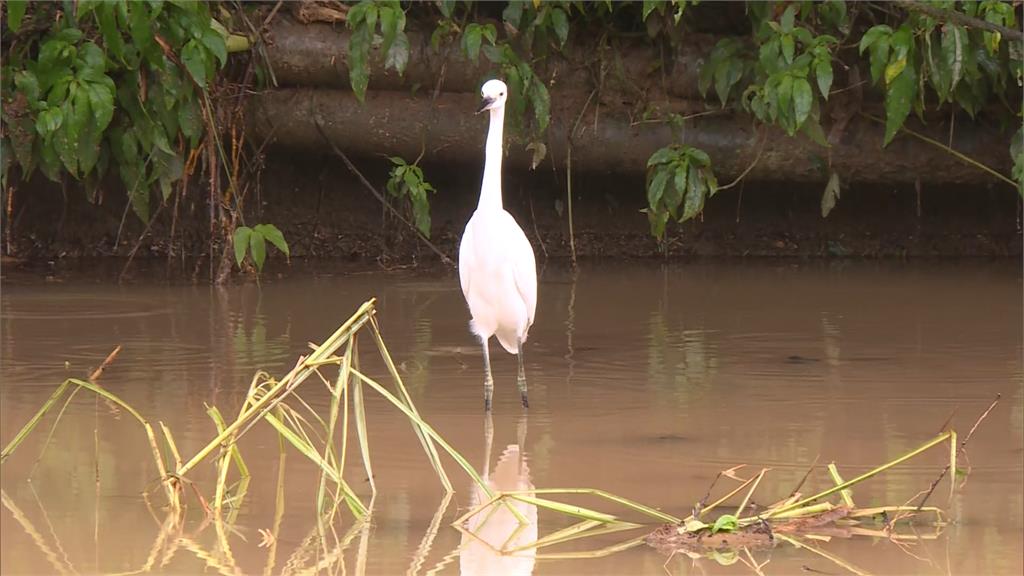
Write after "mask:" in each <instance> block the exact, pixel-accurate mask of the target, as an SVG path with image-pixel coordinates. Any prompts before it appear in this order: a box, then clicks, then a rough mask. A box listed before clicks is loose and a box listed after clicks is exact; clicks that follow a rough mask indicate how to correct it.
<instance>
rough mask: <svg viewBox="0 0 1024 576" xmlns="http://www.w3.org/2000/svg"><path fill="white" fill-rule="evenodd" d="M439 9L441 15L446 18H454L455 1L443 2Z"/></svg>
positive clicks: (446, 0)
mask: <svg viewBox="0 0 1024 576" xmlns="http://www.w3.org/2000/svg"><path fill="white" fill-rule="evenodd" d="M438 8H439V9H440V10H441V15H442V16H444V17H445V18H451V17H452V10H454V9H455V0H441V2H440V3H439V6H438Z"/></svg>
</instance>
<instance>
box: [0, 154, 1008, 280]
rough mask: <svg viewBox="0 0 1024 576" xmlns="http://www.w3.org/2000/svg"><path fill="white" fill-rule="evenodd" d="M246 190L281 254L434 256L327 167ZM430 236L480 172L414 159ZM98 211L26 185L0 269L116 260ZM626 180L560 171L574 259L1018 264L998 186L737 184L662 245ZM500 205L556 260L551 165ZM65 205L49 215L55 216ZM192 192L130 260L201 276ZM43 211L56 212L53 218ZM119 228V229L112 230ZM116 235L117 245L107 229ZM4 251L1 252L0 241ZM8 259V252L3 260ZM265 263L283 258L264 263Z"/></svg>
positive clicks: (562, 221)
mask: <svg viewBox="0 0 1024 576" xmlns="http://www.w3.org/2000/svg"><path fill="white" fill-rule="evenodd" d="M266 161H267V166H266V169H265V171H264V173H263V177H262V179H261V181H260V186H259V188H258V189H257V190H255V191H254V192H253V193H251V194H250V196H249V200H248V204H247V209H246V215H247V216H246V222H245V223H246V224H249V225H253V224H256V223H261V222H267V223H273V224H275V225H277V226H278V227H279V228H281V229H282V230H283V231H284V233H285V236H286V238H287V239H288V242H289V245H290V247H291V251H292V257H293V258H298V259H313V260H324V261H335V262H364V263H370V264H373V265H377V264H380V265H383V266H401V265H410V264H416V265H435V264H437V263H438V258H437V256H436V255H434V254H433V252H431V251H430V250H429V249H428V248H427V247H426V246H424V245H423V244H422V243H421V242H420V241H419V240H418V239H417V238H416V237H415V235H414V234H412V233H411V231H410V230H408V229H407V228H405V227H404V225H403V224H401V223H400V222H399V221H398V220H396V219H395V218H394V217H392V216H389V215H388V214H386V213H385V212H384V210H383V208H382V206H381V205H380V203H379V202H378V201H377V200H376V199H375V198H374V197H373V196H372V195H371V194H370V193H369V192H368V191H366V190H365V189H364V188H363V187H362V186H361V185H360V184H359V182H358V181H357V180H356V179H355V178H353V177H352V175H351V174H350V173H349V172H348V170H347V169H346V168H345V167H344V166H343V165H342V163H341V162H340V161H339V160H337V159H336V158H334V157H327V156H317V155H302V154H292V153H289V152H287V151H284V150H281V149H271V150H270V151H269V152H268V154H267V157H266ZM356 163H357V165H358V167H359V169H360V170H361V171H362V172H363V173H364V174H365V175H366V176H367V178H368V179H369V180H370V181H371V182H372V183H373V184H375V185H377V186H379V187H381V188H383V184H384V182H385V181H386V178H387V171H388V169H389V166H388V164H387V162H386V161H384V160H382V159H373V160H357V162H356ZM424 172H425V175H426V178H427V179H428V180H429V181H431V182H433V183H434V185H435V186H436V187H437V189H438V192H437V193H436V194H435V195H433V197H432V198H431V206H432V208H431V212H432V219H433V230H432V235H431V240H432V241H433V242H434V243H435V244H436V245H437V246H438V247H439V248H440V249H441V250H442V251H444V252H446V253H447V254H449V255H451V256H454V255H455V254H456V253H457V250H458V241H459V238H460V237H461V234H462V229H463V227H464V226H465V222H466V221H467V220H468V219H469V217H470V215H471V213H472V211H473V209H474V208H475V205H476V200H477V194H478V190H479V185H480V184H479V178H480V173H479V172H480V171H479V169H478V168H471V167H464V168H462V169H458V170H453V169H452V167H451V166H448V165H438V164H430V163H427V164H425V165H424ZM111 186H112V187H111V189H110V190H109V191H108V192H107V193H106V194H105V197H104V198H103V203H102V204H101V205H95V204H91V203H90V202H89V201H88V200H87V198H86V197H85V195H84V194H83V193H81V192H80V191H77V190H74V189H70V190H68V191H67V192H68V193H67V195H66V197H65V195H64V194H62V192H61V189H60V187H59V186H56V185H53V184H50V183H48V182H42V181H40V180H38V179H37V180H34V181H33V182H32V183H31V185H29V186H21V187H20V188H19V190H18V191H17V192H16V196H15V202H14V206H15V210H14V212H13V214H14V218H13V226H10V227H9V226H7V222H6V219H5V221H4V227H3V236H2V238H0V240H2V241H3V243H4V249H5V253H9V254H10V255H12V256H13V257H15V258H16V259H17V260H10V259H5V262H4V265H5V266H13V265H18V262H19V261H22V262H25V263H26V265H31V266H36V265H42V266H43V267H44V268H45V267H46V266H50V265H49V264H47V263H48V262H53V265H52V266H57V267H59V266H61V265H62V262H68V261H71V260H74V259H76V258H80V257H112V258H115V259H123V258H124V257H126V256H127V255H128V254H129V253H130V251H131V250H132V249H133V247H134V246H135V244H136V243H137V242H138V239H139V237H140V234H142V232H143V230H144V228H145V227H144V226H143V225H142V223H141V222H140V221H139V220H138V219H137V218H135V216H134V215H133V214H131V213H128V214H127V215H126V214H125V208H124V201H123V197H122V196H121V195H120V193H119V192H118V191H117V190H116V189H114V188H113V186H114V184H112V185H111ZM643 186H644V182H643V179H642V177H641V176H623V175H614V174H612V175H607V174H602V175H593V174H585V173H582V174H574V177H573V210H572V217H573V229H574V233H575V234H574V238H573V239H574V243H575V248H576V253H577V255H578V256H579V257H581V258H593V257H610V258H661V257H666V256H667V257H670V258H673V257H686V256H702V257H731V256H749V257H756V256H788V257H804V258H841V257H898V258H902V257H954V256H985V257H989V256H993V257H1002V256H1015V257H1019V256H1020V254H1021V230H1020V204H1019V201H1018V198H1017V196H1016V195H1015V194H1013V193H1012V192H1011V191H1007V189H1006V187H1004V186H992V187H986V186H973V187H927V186H925V187H921V188H920V189H917V188H915V187H914V186H885V187H883V186H857V187H853V188H851V189H849V190H844V191H843V195H842V198H841V199H840V200H839V202H838V204H837V205H836V208H835V209H834V210H833V211H832V213H831V214H830V215H829V216H828V218H822V217H821V212H820V198H821V187H819V186H818V185H808V184H787V183H775V184H757V183H753V182H747V183H745V184H743V185H741V186H737V187H735V188H733V189H730V190H726V191H723V192H721V193H719V194H718V195H716V196H715V197H714V198H712V199H711V200H710V201H709V202H708V204H707V206H706V208H705V211H704V214H703V217H702V218H699V219H697V221H694V222H688V223H687V224H685V225H682V226H679V225H670V226H669V229H668V230H669V231H668V235H667V241H666V243H665V244H664V245H659V244H658V243H657V242H656V241H655V240H654V239H653V238H652V237H651V236H650V233H649V229H648V223H647V218H646V215H645V214H643V213H641V212H640V210H641V209H642V208H643V207H644V205H645V202H646V198H645V195H644V188H643ZM505 204H506V208H507V209H508V210H509V211H510V212H512V213H513V214H514V215H515V216H516V218H517V219H518V220H519V222H520V223H521V225H522V227H523V229H524V230H525V231H526V234H527V236H529V238H530V240H531V241H532V242H533V244H534V247H535V250H536V252H537V254H538V260H539V261H540V260H543V259H544V258H545V257H546V258H550V259H566V258H568V257H569V256H570V254H571V244H570V236H569V224H568V222H569V210H568V202H567V201H566V190H565V173H564V171H563V170H551V169H548V170H538V171H535V172H512V173H511V174H509V173H506V179H505ZM62 205H63V206H64V209H63V210H61V209H58V208H55V207H56V206H62ZM206 210H207V209H206V205H205V202H204V197H203V196H202V195H201V193H196V194H194V195H190V196H186V198H185V199H184V200H183V201H182V202H181V203H180V206H179V207H178V216H177V223H176V225H175V226H176V228H175V235H174V237H173V239H171V238H170V228H171V223H172V221H173V220H174V217H173V206H172V205H168V206H167V207H165V208H164V209H162V210H161V211H160V212H159V213H158V214H156V216H155V219H154V222H153V224H152V226H151V227H150V230H149V233H148V234H147V235H146V237H145V238H144V239H143V240H142V242H141V243H139V248H138V250H137V254H136V259H138V260H147V259H160V261H167V262H169V263H170V264H168V266H169V267H170V268H171V269H173V270H175V271H177V272H176V273H177V274H178V275H184V276H186V277H188V276H194V277H196V278H197V279H205V278H206V273H207V268H208V266H209V263H208V258H207V257H206V253H207V250H208V247H207V243H208V228H207V222H208V220H207V212H206ZM55 214H56V215H58V217H55ZM122 222H123V224H122ZM119 230H120V235H119V234H118V232H119ZM8 240H9V244H8ZM8 249H9V252H7V250H8ZM271 261H272V265H274V266H277V265H278V264H279V263H282V261H283V258H282V257H281V256H280V255H278V254H276V253H275V254H272V256H271Z"/></svg>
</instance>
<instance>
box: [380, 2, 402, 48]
mask: <svg viewBox="0 0 1024 576" xmlns="http://www.w3.org/2000/svg"><path fill="white" fill-rule="evenodd" d="M399 14H402V15H403V16H404V14H405V13H404V12H402V10H401V9H395V8H392V7H390V6H381V8H380V31H381V35H382V36H383V37H384V40H383V42H382V43H381V48H380V49H381V52H384V53H385V54H387V53H388V51H390V50H391V45H392V44H393V43H394V42H395V38H397V37H398V15H399Z"/></svg>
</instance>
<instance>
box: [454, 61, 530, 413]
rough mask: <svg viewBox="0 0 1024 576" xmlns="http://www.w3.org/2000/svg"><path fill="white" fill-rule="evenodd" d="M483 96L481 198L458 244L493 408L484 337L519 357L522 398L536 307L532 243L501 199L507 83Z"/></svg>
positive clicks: (488, 85)
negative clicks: (484, 129) (527, 346)
mask: <svg viewBox="0 0 1024 576" xmlns="http://www.w3.org/2000/svg"><path fill="white" fill-rule="evenodd" d="M480 95H481V96H482V97H483V102H481V104H480V108H479V110H477V113H478V114H479V113H480V112H483V111H484V110H488V111H489V112H490V115H491V119H490V128H489V129H488V131H487V144H486V146H485V149H484V177H483V183H482V184H481V186H480V202H479V203H478V204H477V207H476V211H475V212H473V216H472V218H470V219H469V223H468V224H466V231H465V232H464V233H463V234H462V243H461V245H460V246H459V281H460V282H461V284H462V294H463V295H464V296H465V297H466V303H467V304H469V311H470V314H472V316H473V320H472V321H471V322H470V323H469V325H470V330H472V331H473V333H474V334H476V335H477V336H479V337H480V341H481V343H482V344H483V350H484V410H485V411H490V409H491V396H492V394H493V392H494V379H493V378H492V377H491V359H490V352H489V350H488V342H489V341H490V338H491V336H497V337H498V342H500V343H501V346H502V348H504V349H505V350H507V351H508V353H509V354H516V355H517V356H518V359H519V377H518V379H517V381H516V382H517V384H518V385H519V395H520V397H521V398H522V401H523V407H524V408H529V402H528V401H527V399H526V374H525V372H524V370H523V343H524V342H526V335H527V332H528V331H529V330H530V326H531V325H532V324H533V317H534V313H535V312H536V310H537V263H536V260H535V258H534V255H533V247H532V246H531V245H530V241H529V240H527V239H526V234H524V233H523V229H522V228H520V227H519V224H517V223H516V220H515V218H513V217H512V215H511V214H509V213H508V212H506V211H505V209H504V207H502V202H501V157H502V152H503V150H502V133H503V128H504V123H505V102H506V101H507V100H508V87H507V86H505V83H504V82H502V81H501V80H488V81H487V82H485V83H484V85H483V87H482V88H481V89H480Z"/></svg>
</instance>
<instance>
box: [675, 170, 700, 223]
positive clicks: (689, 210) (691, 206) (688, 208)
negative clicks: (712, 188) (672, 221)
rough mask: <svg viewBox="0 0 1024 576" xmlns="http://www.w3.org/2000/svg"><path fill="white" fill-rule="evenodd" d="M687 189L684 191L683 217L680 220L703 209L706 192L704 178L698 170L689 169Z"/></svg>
mask: <svg viewBox="0 0 1024 576" xmlns="http://www.w3.org/2000/svg"><path fill="white" fill-rule="evenodd" d="M687 179H688V180H689V182H688V184H689V186H688V187H689V189H688V190H687V191H686V203H685V205H684V206H683V217H682V218H681V219H680V222H685V221H687V220H689V219H691V218H693V217H694V216H696V215H697V214H700V211H701V210H703V209H704V196H705V193H706V187H705V186H704V179H703V178H702V177H701V174H700V171H699V170H690V173H689V175H688V178H687Z"/></svg>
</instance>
